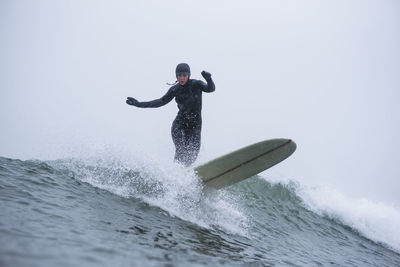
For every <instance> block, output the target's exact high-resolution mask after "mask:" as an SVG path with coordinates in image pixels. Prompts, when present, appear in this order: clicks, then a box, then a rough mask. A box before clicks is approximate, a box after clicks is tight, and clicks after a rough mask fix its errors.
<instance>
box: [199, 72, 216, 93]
mask: <svg viewBox="0 0 400 267" xmlns="http://www.w3.org/2000/svg"><path fill="white" fill-rule="evenodd" d="M201 75H202V76H203V77H204V79H205V80H206V81H207V84H205V83H204V82H201V83H200V85H201V90H202V91H203V92H207V93H211V92H214V91H215V84H214V81H213V80H212V79H211V73H209V72H207V71H204V70H203V71H202V72H201Z"/></svg>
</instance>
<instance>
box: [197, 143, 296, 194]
mask: <svg viewBox="0 0 400 267" xmlns="http://www.w3.org/2000/svg"><path fill="white" fill-rule="evenodd" d="M295 150H296V143H295V142H293V141H292V140H290V139H283V138H280V139H271V140H264V141H261V142H258V143H255V144H252V145H249V146H246V147H243V148H241V149H238V150H236V151H233V152H231V153H228V154H226V155H223V156H221V157H218V158H216V159H213V160H211V161H209V162H207V163H204V164H202V165H200V166H198V167H196V168H195V169H194V170H195V172H196V173H197V175H198V176H199V177H200V178H201V180H202V181H203V183H204V184H205V185H206V186H208V187H212V188H215V189H220V188H223V187H226V186H229V185H233V184H235V183H238V182H240V181H242V180H244V179H247V178H249V177H252V176H254V175H256V174H258V173H260V172H262V171H264V170H266V169H268V168H271V167H272V166H274V165H276V164H278V163H279V162H281V161H283V160H284V159H286V158H288V157H289V156H290V155H292V154H293V152H294V151H295Z"/></svg>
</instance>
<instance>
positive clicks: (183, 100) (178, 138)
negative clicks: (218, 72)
mask: <svg viewBox="0 0 400 267" xmlns="http://www.w3.org/2000/svg"><path fill="white" fill-rule="evenodd" d="M213 91H215V84H214V82H213V80H212V79H211V78H210V79H208V81H207V84H206V83H204V82H203V81H200V80H194V79H189V80H188V81H187V82H186V83H185V85H180V84H179V83H178V84H176V85H174V86H172V87H171V88H170V89H169V90H168V92H167V93H166V94H165V95H164V96H163V97H161V98H159V99H156V100H153V101H148V102H138V103H137V104H136V106H137V107H142V108H157V107H161V106H164V105H165V104H167V103H169V102H171V100H172V99H173V98H175V101H176V103H177V104H178V109H179V111H178V114H177V116H176V118H175V120H174V122H173V123H172V128H171V135H172V140H173V141H174V144H175V149H176V151H175V160H176V161H178V162H180V163H182V164H184V165H186V166H189V165H191V164H192V163H193V162H194V161H195V160H196V158H197V155H198V154H199V150H200V143H201V105H202V92H207V93H209V92H213Z"/></svg>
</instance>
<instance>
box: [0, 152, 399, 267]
mask: <svg viewBox="0 0 400 267" xmlns="http://www.w3.org/2000/svg"><path fill="white" fill-rule="evenodd" d="M154 169H155V170H154ZM219 265H228V266H400V255H399V254H398V253H397V252H396V251H395V250H393V249H390V248H388V247H387V246H386V245H384V244H380V243H376V242H373V241H371V240H369V239H367V238H366V237H364V236H363V235H361V234H359V233H358V232H357V231H355V230H354V229H352V228H351V227H349V226H346V225H345V224H342V223H339V222H338V221H336V220H333V219H330V218H328V217H325V216H320V215H318V214H316V213H314V212H312V211H309V210H308V209H306V208H305V205H304V204H303V203H302V200H301V198H300V197H299V196H298V195H297V194H296V190H295V189H294V188H292V187H291V186H290V185H282V184H271V183H269V182H267V181H265V180H264V179H260V178H258V177H253V178H252V179H248V180H246V181H244V182H242V183H239V184H237V185H235V186H232V187H229V188H228V189H227V190H222V191H208V190H204V189H202V187H201V185H200V184H199V182H198V181H197V180H196V178H195V176H194V175H193V174H191V173H190V172H189V171H188V170H184V169H179V168H178V167H170V168H167V167H166V168H165V169H163V168H162V167H160V168H156V167H153V168H152V167H148V166H140V165H130V164H123V163H121V162H104V161H101V160H97V161H92V162H91V161H85V160H77V159H69V160H58V161H47V162H42V161H20V160H14V159H7V158H0V266H219Z"/></svg>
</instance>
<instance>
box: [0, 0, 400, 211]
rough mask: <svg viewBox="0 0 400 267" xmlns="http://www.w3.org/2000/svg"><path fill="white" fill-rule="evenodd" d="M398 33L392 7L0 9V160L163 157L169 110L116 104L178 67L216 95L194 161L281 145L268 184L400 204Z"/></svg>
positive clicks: (148, 4)
mask: <svg viewBox="0 0 400 267" xmlns="http://www.w3.org/2000/svg"><path fill="white" fill-rule="evenodd" d="M399 33H400V2H399V1H396V0H392V1H391V0H379V1H378V0H376V1H368V0H365V1H355V0H351V1H347V0H346V1H344V0H343V1H341V0H335V1H317V0H316V1H294V0H293V1H265V0H260V1H252V0H249V1H232V0H229V1H228V0H221V1H211V0H206V1H189V0H187V1H182V0H180V1H161V0H160V1H148V0H146V1H137V0H135V1H95V0H93V1H87V0H79V1H78V0H76V1H73V0H68V1H67V0H66V1H50V0H48V1H39V0H37V1H23V0H20V1H11V0H10V1H7V0H2V1H1V2H0V40H1V42H0V90H1V91H0V125H1V134H0V156H5V157H10V158H21V159H28V158H38V159H53V158H60V157H67V156H70V154H69V153H72V152H71V151H74V150H77V149H81V150H82V149H92V147H101V146H103V145H116V146H120V147H121V146H124V147H125V148H127V149H128V150H132V153H134V154H135V153H136V154H137V155H138V154H139V155H141V153H143V154H150V155H152V154H153V155H154V154H157V155H158V156H159V157H166V158H168V157H170V158H171V159H172V157H173V152H174V151H173V149H174V148H173V143H172V140H171V137H170V127H171V123H172V121H173V119H174V116H175V114H176V112H177V107H176V104H175V102H171V103H170V104H169V105H167V106H165V107H162V108H159V109H153V110H150V109H138V108H134V107H130V106H128V105H126V104H125V103H124V101H125V99H126V97H127V96H132V97H136V98H138V99H139V100H152V99H155V98H159V97H161V96H162V95H163V94H165V92H166V91H167V90H168V88H169V86H168V85H166V83H167V82H169V83H171V82H174V81H175V77H174V70H175V66H176V65H177V64H178V63H180V62H187V63H189V64H190V66H191V68H192V78H195V79H201V78H202V77H201V75H200V72H201V71H202V70H207V71H209V72H211V73H212V75H213V76H212V77H213V78H214V81H215V83H216V87H217V89H216V92H215V93H212V94H203V134H202V138H203V141H202V150H201V155H200V158H199V162H201V161H205V160H209V159H212V158H213V157H216V156H219V155H221V154H222V153H226V152H229V151H231V150H233V149H237V148H239V147H241V146H244V145H248V144H250V143H253V142H257V141H261V140H264V139H270V138H276V137H286V138H292V139H293V140H294V141H295V142H296V143H297V145H298V150H297V152H296V153H295V154H294V155H293V157H292V158H291V159H290V160H288V161H286V162H284V163H282V164H280V165H279V166H277V167H276V168H275V169H274V170H273V171H272V172H271V173H272V174H274V175H282V176H284V177H289V178H293V179H296V180H299V181H301V182H304V183H307V184H311V185H313V184H315V185H318V184H323V185H328V186H333V187H336V188H338V189H340V190H341V191H343V192H346V193H348V194H352V195H354V196H356V197H368V198H372V199H374V200H379V201H385V202H395V203H396V204H397V205H400V197H399V194H398V190H399V188H400V180H399V178H400V157H399V152H398V151H399V149H400V140H399V138H398V137H399V136H400V126H399V125H400V107H399V104H398V103H399V99H400V93H399V89H400V87H399V85H400V49H399V47H400V34H399ZM139 150H140V151H141V152H138V151H139ZM88 153H89V152H88Z"/></svg>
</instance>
